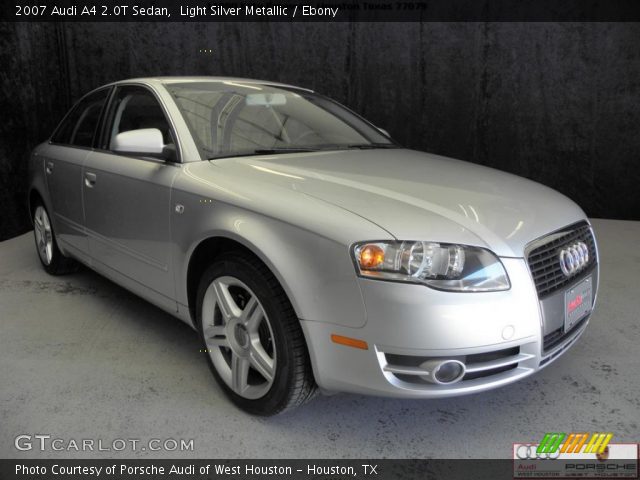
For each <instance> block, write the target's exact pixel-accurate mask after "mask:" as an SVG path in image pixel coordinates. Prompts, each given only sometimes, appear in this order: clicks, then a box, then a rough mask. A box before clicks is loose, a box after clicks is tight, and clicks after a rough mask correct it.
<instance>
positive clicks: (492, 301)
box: [302, 258, 598, 398]
mask: <svg viewBox="0 0 640 480" xmlns="http://www.w3.org/2000/svg"><path fill="white" fill-rule="evenodd" d="M501 260H502V262H503V264H504V266H505V268H506V270H507V272H508V274H509V277H510V279H511V285H512V287H511V289H510V290H508V291H505V292H490V293H453V292H442V291H438V290H433V289H430V288H428V287H425V286H422V285H411V284H401V283H393V282H383V281H377V280H369V279H364V278H361V279H359V280H358V281H359V282H360V288H361V291H362V295H363V300H364V305H365V307H366V311H367V322H366V324H365V325H364V326H363V327H361V328H348V327H344V326H340V325H336V324H332V323H326V322H317V321H304V320H303V321H302V326H303V330H304V332H305V336H306V339H307V343H308V346H309V352H310V355H311V359H312V364H313V367H314V374H315V377H316V381H317V383H318V385H319V386H320V387H321V388H323V389H325V390H328V391H342V392H352V393H361V394H371V395H381V396H391V397H408V398H440V397H448V396H456V395H465V394H470V393H476V392H481V391H484V390H489V389H492V388H497V387H500V386H503V385H506V384H509V383H512V382H515V381H517V380H520V379H522V378H524V377H526V376H528V375H531V374H533V373H535V372H536V371H538V370H540V369H541V368H544V367H546V366H547V365H549V364H550V363H551V362H552V361H553V360H555V359H557V358H558V357H559V356H560V355H561V354H562V353H564V352H566V351H567V350H568V348H569V347H571V346H572V345H573V344H574V343H575V342H576V340H577V339H578V338H579V337H580V335H582V333H583V332H584V330H585V329H586V326H587V324H588V321H589V318H588V317H585V318H583V319H582V320H581V321H580V322H578V323H577V324H576V325H575V326H574V327H573V328H572V329H571V330H570V331H569V332H566V333H564V332H563V333H562V336H561V338H556V339H555V341H554V343H553V346H552V347H549V348H547V349H546V350H545V348H544V345H545V337H547V336H548V334H545V327H544V324H545V321H546V323H547V325H548V324H549V321H548V319H547V320H545V319H544V315H545V311H544V310H545V301H542V302H541V301H539V299H538V295H537V293H536V289H535V285H534V284H533V281H532V279H531V275H530V273H529V269H528V266H527V263H526V261H525V260H524V259H518V258H502V259H501ZM587 273H588V274H589V275H591V276H592V278H593V280H594V284H593V285H594V291H593V293H594V295H593V298H594V299H595V293H596V288H597V275H598V271H597V268H594V269H592V271H590V272H586V273H585V274H587ZM582 278H584V275H583V276H581V277H579V278H578V277H577V278H576V280H575V282H572V283H571V285H574V284H577V283H578V282H580V281H581V280H582ZM332 334H337V335H341V336H346V337H350V338H356V339H360V340H364V341H366V342H367V344H368V346H369V348H368V349H367V350H362V349H356V348H351V347H347V346H344V345H339V344H336V343H333V342H332V341H331V335H332ZM547 345H548V344H547ZM430 359H455V360H460V361H462V362H463V363H464V364H465V365H466V374H465V376H464V377H463V379H462V380H461V381H459V382H457V383H454V384H450V385H436V384H433V383H429V382H428V381H426V380H424V376H423V375H421V372H422V370H421V369H420V365H421V364H422V363H423V362H425V361H426V360H430Z"/></svg>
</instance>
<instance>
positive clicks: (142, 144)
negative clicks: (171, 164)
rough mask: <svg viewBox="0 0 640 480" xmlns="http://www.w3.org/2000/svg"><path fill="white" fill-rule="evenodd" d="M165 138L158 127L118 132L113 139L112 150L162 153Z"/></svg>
mask: <svg viewBox="0 0 640 480" xmlns="http://www.w3.org/2000/svg"><path fill="white" fill-rule="evenodd" d="M163 148H164V140H163V138H162V132H161V131H160V130H158V129H157V128H141V129H139V130H129V131H128V132H122V133H119V134H117V135H116V136H115V137H113V140H111V150H113V151H114V152H121V153H138V154H147V155H162V150H163Z"/></svg>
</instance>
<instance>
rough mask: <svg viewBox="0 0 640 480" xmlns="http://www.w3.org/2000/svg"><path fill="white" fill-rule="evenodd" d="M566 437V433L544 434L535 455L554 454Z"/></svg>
mask: <svg viewBox="0 0 640 480" xmlns="http://www.w3.org/2000/svg"><path fill="white" fill-rule="evenodd" d="M566 436H567V434H566V433H556V432H553V433H547V434H545V436H544V437H543V438H542V441H541V442H540V445H538V448H537V449H536V453H555V452H556V451H557V450H558V448H559V447H560V444H561V443H562V440H564V439H565V437H566Z"/></svg>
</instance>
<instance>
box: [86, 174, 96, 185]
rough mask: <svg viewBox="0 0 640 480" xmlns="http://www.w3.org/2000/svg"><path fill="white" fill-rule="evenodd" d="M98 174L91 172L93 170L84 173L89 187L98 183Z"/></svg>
mask: <svg viewBox="0 0 640 480" xmlns="http://www.w3.org/2000/svg"><path fill="white" fill-rule="evenodd" d="M96 179H97V177H96V174H95V173H91V172H85V174H84V184H85V185H86V186H87V187H89V188H93V187H94V186H95V185H96Z"/></svg>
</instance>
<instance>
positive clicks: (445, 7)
mask: <svg viewBox="0 0 640 480" xmlns="http://www.w3.org/2000/svg"><path fill="white" fill-rule="evenodd" d="M0 20H2V21H12V22H262V21H269V22H345V21H352V22H353V21H355V22H427V21H445V22H455V21H497V22H500V21H530V22H543V21H544V22H546V21H581V22H584V21H640V1H638V0H366V1H363V0H308V1H305V0H302V1H301V0H283V1H271V0H270V1H259V0H258V1H250V0H218V1H198V0H182V1H180V0H179V1H173V0H96V1H87V0H58V1H53V2H52V1H50V0H40V1H38V0H15V1H14V2H2V5H1V6H0Z"/></svg>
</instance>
